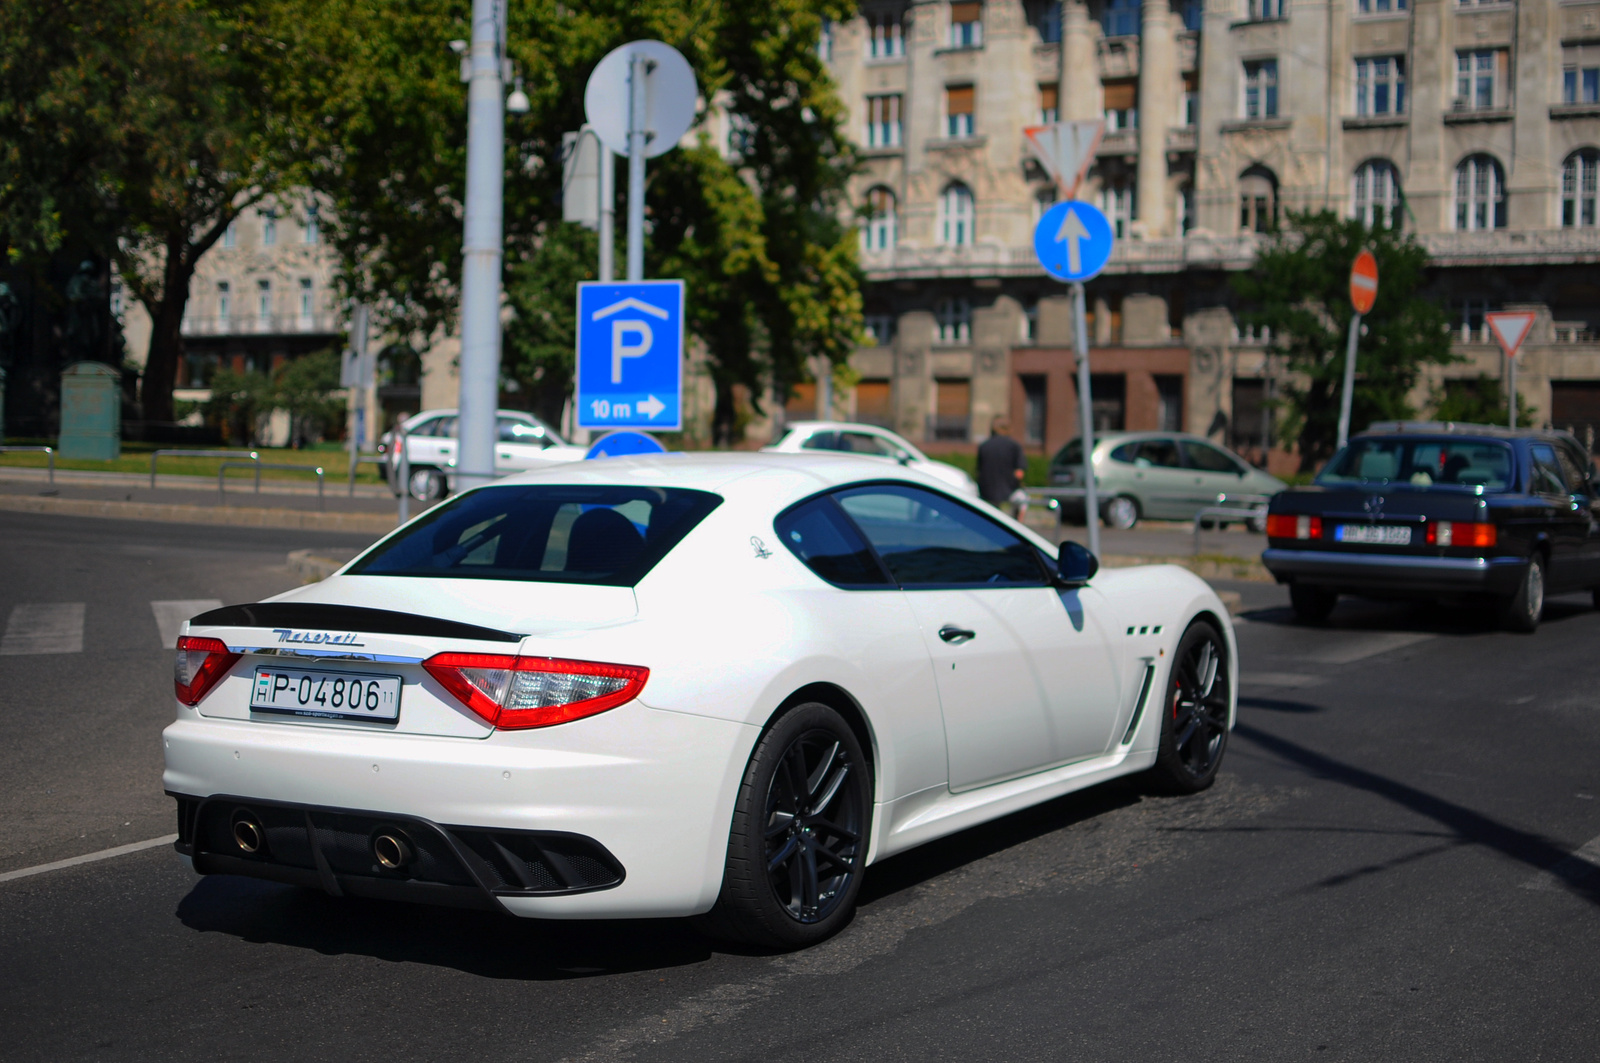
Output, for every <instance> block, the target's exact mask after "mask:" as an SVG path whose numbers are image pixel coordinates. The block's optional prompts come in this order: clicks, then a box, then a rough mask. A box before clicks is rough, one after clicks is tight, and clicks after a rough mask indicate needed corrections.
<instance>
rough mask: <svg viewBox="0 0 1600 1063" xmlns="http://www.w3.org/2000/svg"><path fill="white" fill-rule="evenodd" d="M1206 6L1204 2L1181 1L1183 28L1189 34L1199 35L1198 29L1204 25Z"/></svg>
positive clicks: (1201, 0) (1195, 0)
mask: <svg viewBox="0 0 1600 1063" xmlns="http://www.w3.org/2000/svg"><path fill="white" fill-rule="evenodd" d="M1205 21H1206V4H1205V0H1183V28H1184V29H1186V30H1188V31H1189V32H1190V33H1199V32H1200V27H1202V26H1204V25H1205Z"/></svg>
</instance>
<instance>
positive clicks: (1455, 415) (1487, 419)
mask: <svg viewBox="0 0 1600 1063" xmlns="http://www.w3.org/2000/svg"><path fill="white" fill-rule="evenodd" d="M1430 398H1431V401H1432V405H1433V419H1434V420H1435V421H1459V422H1462V423H1465V424H1505V423H1507V421H1508V420H1509V417H1510V414H1511V410H1510V408H1509V407H1507V406H1506V393H1505V390H1504V389H1503V388H1502V387H1501V386H1500V381H1498V380H1496V379H1495V378H1494V377H1492V376H1488V375H1486V374H1483V373H1479V374H1478V375H1477V376H1476V377H1475V378H1473V379H1471V380H1446V381H1444V382H1443V383H1442V384H1441V385H1440V386H1439V387H1437V388H1435V389H1434V391H1433V394H1432V395H1431V396H1430ZM1517 423H1518V424H1520V425H1530V424H1533V423H1535V422H1534V410H1533V407H1532V406H1529V405H1528V400H1527V399H1525V398H1523V397H1522V396H1521V395H1518V396H1517Z"/></svg>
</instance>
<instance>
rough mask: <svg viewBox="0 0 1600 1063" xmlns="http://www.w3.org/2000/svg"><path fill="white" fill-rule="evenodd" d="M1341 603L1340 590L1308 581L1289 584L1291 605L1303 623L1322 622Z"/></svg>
mask: <svg viewBox="0 0 1600 1063" xmlns="http://www.w3.org/2000/svg"><path fill="white" fill-rule="evenodd" d="M1338 604H1339V592H1338V591H1332V590H1329V589H1328V588H1326V587H1315V586H1312V585H1310V584H1306V583H1291V584H1289V606H1290V608H1292V609H1293V610H1294V618H1295V619H1296V620H1298V621H1300V622H1301V623H1302V624H1320V623H1322V622H1323V621H1325V620H1327V619H1328V614H1330V613H1332V612H1333V607H1334V606H1336V605H1338Z"/></svg>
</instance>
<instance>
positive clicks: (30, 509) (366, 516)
mask: <svg viewBox="0 0 1600 1063" xmlns="http://www.w3.org/2000/svg"><path fill="white" fill-rule="evenodd" d="M0 510H9V511H11V512H13V513H50V514H56V515H60V516H71V517H102V518H107V519H111V520H149V521H162V522H165V523H169V524H222V525H228V526H230V527H235V528H294V529H299V530H301V531H335V532H363V533H366V534H371V535H382V534H384V533H387V532H391V531H393V530H394V526H395V522H394V518H393V517H391V516H388V515H385V514H378V513H322V512H309V511H305V510H298V509H268V508H265V507H259V508H258V507H255V506H181V505H175V504H172V503H165V502H97V501H93V500H89V499H79V498H35V497H32V496H29V495H5V494H0Z"/></svg>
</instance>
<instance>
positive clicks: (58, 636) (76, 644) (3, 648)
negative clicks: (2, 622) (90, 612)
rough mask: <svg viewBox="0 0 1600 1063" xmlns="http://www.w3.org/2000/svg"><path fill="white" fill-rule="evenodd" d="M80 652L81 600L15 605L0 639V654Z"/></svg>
mask: <svg viewBox="0 0 1600 1063" xmlns="http://www.w3.org/2000/svg"><path fill="white" fill-rule="evenodd" d="M82 652H83V603H82V602H44V603H32V604H29V605H19V606H17V607H16V608H15V609H12V610H11V619H10V620H8V621H7V622H6V633H5V637H4V638H0V657H19V656H22V655H23V654H30V653H82Z"/></svg>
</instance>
